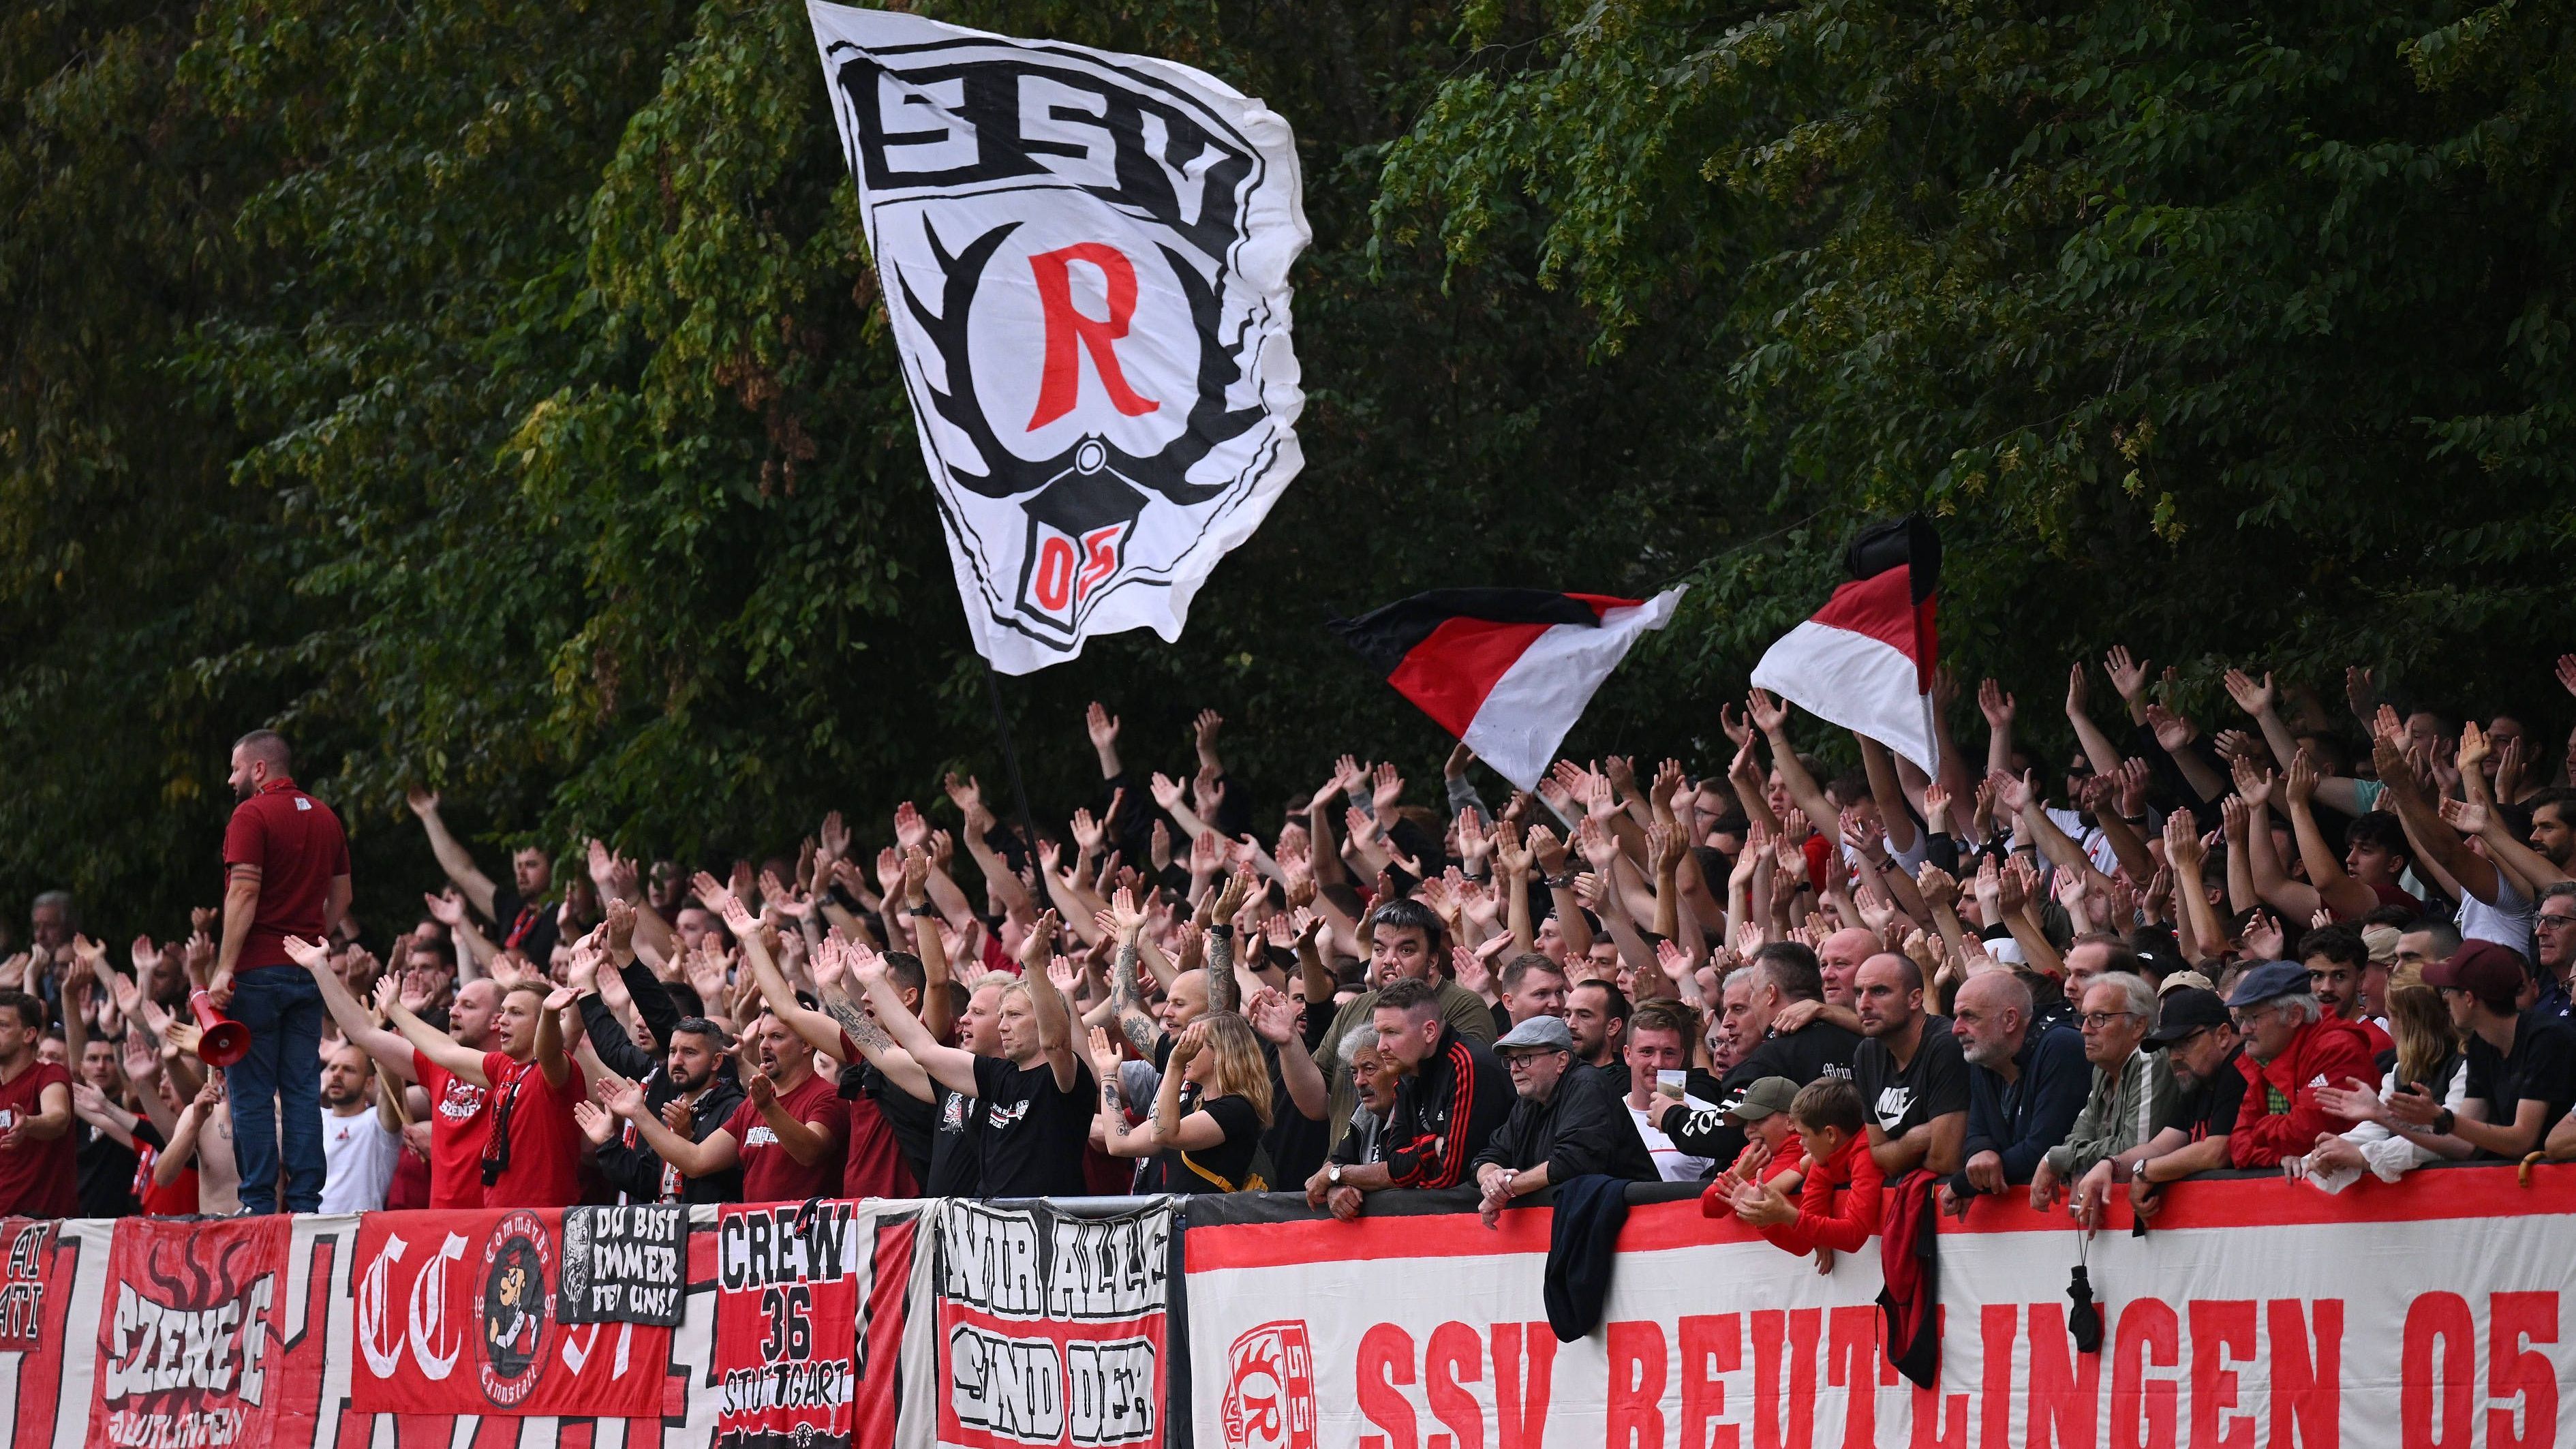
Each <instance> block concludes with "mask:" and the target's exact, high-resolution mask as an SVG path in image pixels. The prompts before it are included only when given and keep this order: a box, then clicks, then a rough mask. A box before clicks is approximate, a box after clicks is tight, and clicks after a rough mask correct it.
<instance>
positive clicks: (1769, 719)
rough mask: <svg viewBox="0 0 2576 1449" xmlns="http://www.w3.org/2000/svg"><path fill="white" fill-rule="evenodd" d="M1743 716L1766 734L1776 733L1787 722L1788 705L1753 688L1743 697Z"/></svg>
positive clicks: (1765, 692) (1785, 725)
mask: <svg viewBox="0 0 2576 1449" xmlns="http://www.w3.org/2000/svg"><path fill="white" fill-rule="evenodd" d="M1744 717H1745V718H1746V719H1749V720H1751V721H1752V722H1753V727H1754V728H1755V729H1757V730H1760V731H1761V732H1762V733H1764V734H1766V735H1776V734H1778V733H1779V732H1780V731H1781V730H1782V729H1784V728H1786V727H1787V725H1788V723H1789V709H1788V706H1786V705H1783V704H1782V703H1780V701H1778V700H1776V699H1773V698H1772V697H1771V696H1770V694H1769V693H1768V692H1767V691H1764V690H1759V689H1756V690H1753V691H1750V692H1749V693H1747V694H1746V695H1745V697H1744Z"/></svg>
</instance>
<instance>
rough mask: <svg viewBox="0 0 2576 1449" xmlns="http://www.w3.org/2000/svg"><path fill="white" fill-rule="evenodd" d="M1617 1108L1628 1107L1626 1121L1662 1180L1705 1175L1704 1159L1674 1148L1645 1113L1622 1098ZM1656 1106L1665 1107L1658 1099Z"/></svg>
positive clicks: (1706, 1163)
mask: <svg viewBox="0 0 2576 1449" xmlns="http://www.w3.org/2000/svg"><path fill="white" fill-rule="evenodd" d="M1620 1105H1621V1106H1624V1107H1627V1108H1628V1120H1629V1121H1631V1122H1634V1123H1636V1124H1637V1136H1638V1137H1639V1138H1641V1139H1643V1140H1644V1142H1645V1144H1646V1150H1647V1151H1648V1152H1651V1153H1653V1154H1654V1156H1655V1171H1657V1172H1659V1173H1662V1174H1663V1177H1664V1181H1666V1182H1697V1181H1699V1180H1700V1179H1701V1178H1703V1177H1706V1176H1708V1169H1709V1159H1708V1158H1705V1157H1693V1156H1691V1155H1690V1154H1689V1153H1687V1152H1684V1151H1682V1150H1681V1149H1680V1148H1678V1147H1675V1146H1674V1145H1673V1139H1671V1138H1669V1137H1667V1136H1665V1135H1664V1133H1663V1129H1662V1128H1660V1127H1657V1126H1656V1125H1655V1124H1654V1123H1652V1122H1650V1121H1648V1120H1646V1114H1645V1113H1643V1112H1640V1111H1638V1110H1637V1109H1636V1108H1635V1107H1634V1106H1631V1105H1630V1104H1629V1103H1628V1102H1627V1100H1626V1099H1625V1098H1622V1099H1621V1100H1620ZM1656 1105H1657V1106H1662V1105H1665V1100H1664V1099H1658V1100H1657V1103H1656Z"/></svg>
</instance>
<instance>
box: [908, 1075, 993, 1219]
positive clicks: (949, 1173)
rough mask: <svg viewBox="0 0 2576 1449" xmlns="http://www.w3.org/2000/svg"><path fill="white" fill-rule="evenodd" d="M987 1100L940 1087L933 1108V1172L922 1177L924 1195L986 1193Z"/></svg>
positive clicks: (931, 1147)
mask: <svg viewBox="0 0 2576 1449" xmlns="http://www.w3.org/2000/svg"><path fill="white" fill-rule="evenodd" d="M983 1140H984V1103H983V1102H982V1101H980V1100H979V1099H977V1098H974V1097H969V1096H967V1095H966V1094H965V1093H963V1092H952V1091H950V1090H949V1089H948V1088H946V1087H942V1088H940V1089H939V1101H938V1102H937V1103H936V1104H934V1105H933V1106H932V1108H931V1136H930V1171H929V1172H928V1173H926V1174H924V1175H923V1177H922V1179H921V1191H922V1195H923V1196H924V1197H980V1196H982V1195H983V1190H982V1189H983V1182H984V1161H983Z"/></svg>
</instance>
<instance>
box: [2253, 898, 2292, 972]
mask: <svg viewBox="0 0 2576 1449" xmlns="http://www.w3.org/2000/svg"><path fill="white" fill-rule="evenodd" d="M2287 943H2288V938H2287V937H2286V936H2284V935H2283V934H2282V931H2281V923H2280V922H2279V921H2277V920H2275V919H2273V917H2272V913H2271V912H2270V911H2267V910H2261V909H2257V910H2256V911H2255V912H2254V913H2253V914H2252V915H2250V916H2247V917H2246V918H2245V949H2246V950H2248V951H2250V952H2252V953H2254V959H2255V960H2257V961H2278V960H2280V959H2281V951H2282V949H2283V947H2284V946H2285V945H2287Z"/></svg>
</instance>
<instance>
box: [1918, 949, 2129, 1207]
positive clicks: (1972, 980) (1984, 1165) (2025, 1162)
mask: <svg viewBox="0 0 2576 1449" xmlns="http://www.w3.org/2000/svg"><path fill="white" fill-rule="evenodd" d="M1951 1011H1952V1017H1951V1026H1950V1029H1951V1031H1952V1032H1953V1033H1954V1034H1955V1035H1957V1037H1958V1038H1959V1050H1960V1053H1961V1054H1962V1055H1964V1056H1965V1057H1966V1058H1967V1059H1968V1135H1967V1140H1966V1141H1965V1142H1964V1143H1962V1144H1961V1146H1960V1150H1961V1151H1962V1152H1963V1153H1964V1154H1965V1155H1966V1158H1967V1161H1966V1163H1965V1164H1964V1165H1963V1166H1962V1167H1961V1168H1960V1169H1959V1171H1958V1172H1956V1173H1954V1174H1952V1175H1951V1177H1950V1180H1949V1181H1947V1182H1945V1183H1943V1184H1942V1185H1941V1210H1942V1211H1943V1212H1946V1213H1950V1214H1952V1215H1953V1216H1958V1217H1965V1216H1966V1215H1967V1212H1968V1204H1969V1203H1970V1202H1972V1201H1974V1200H1975V1199H1976V1197H1977V1195H1978V1194H1980V1193H1995V1192H2002V1191H2004V1190H2005V1189H2007V1188H2011V1187H2020V1186H2023V1185H2026V1184H2027V1183H2029V1181H2030V1179H2031V1176H2032V1174H2034V1173H2036V1172H2037V1171H2038V1170H2039V1161H2040V1159H2041V1158H2042V1157H2043V1156H2045V1155H2047V1152H2048V1149H2050V1148H2052V1147H2055V1146H2056V1145H2057V1144H2058V1143H2060V1142H2063V1141H2065V1140H2066V1132H2067V1129H2068V1128H2070V1127H2073V1126H2074V1125H2075V1117H2076V1114H2077V1113H2079V1112H2082V1111H2083V1110H2084V1098H2085V1095H2086V1094H2087V1093H2088V1092H2090V1091H2091V1090H2092V1086H2093V1066H2092V1063H2090V1062H2087V1061H2086V1060H2085V1059H2084V1038H2083V1035H2082V1034H2081V1033H2079V1032H2078V1031H2076V1030H2075V1028H2074V1027H2072V1026H2068V1025H2066V1024H2065V1023H2063V1022H2049V1023H2046V1024H2042V1023H2039V1022H2038V1021H2036V1020H2035V1019H2034V1017H2033V1015H2032V1006H2031V996H2030V988H2029V987H2028V986H2026V985H2024V984H2023V983H2022V980H2021V978H2020V977H2018V976H2016V975H2015V974H2013V973H2012V972H2010V971H2007V970H1993V971H1981V972H1979V973H1977V974H1976V975H1974V976H1971V977H1969V978H1968V981H1967V984H1966V985H1964V986H1961V987H1960V988H1959V997H1958V1000H1957V1001H1956V1002H1954V1003H1953V1004H1952V1007H1951Z"/></svg>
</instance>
